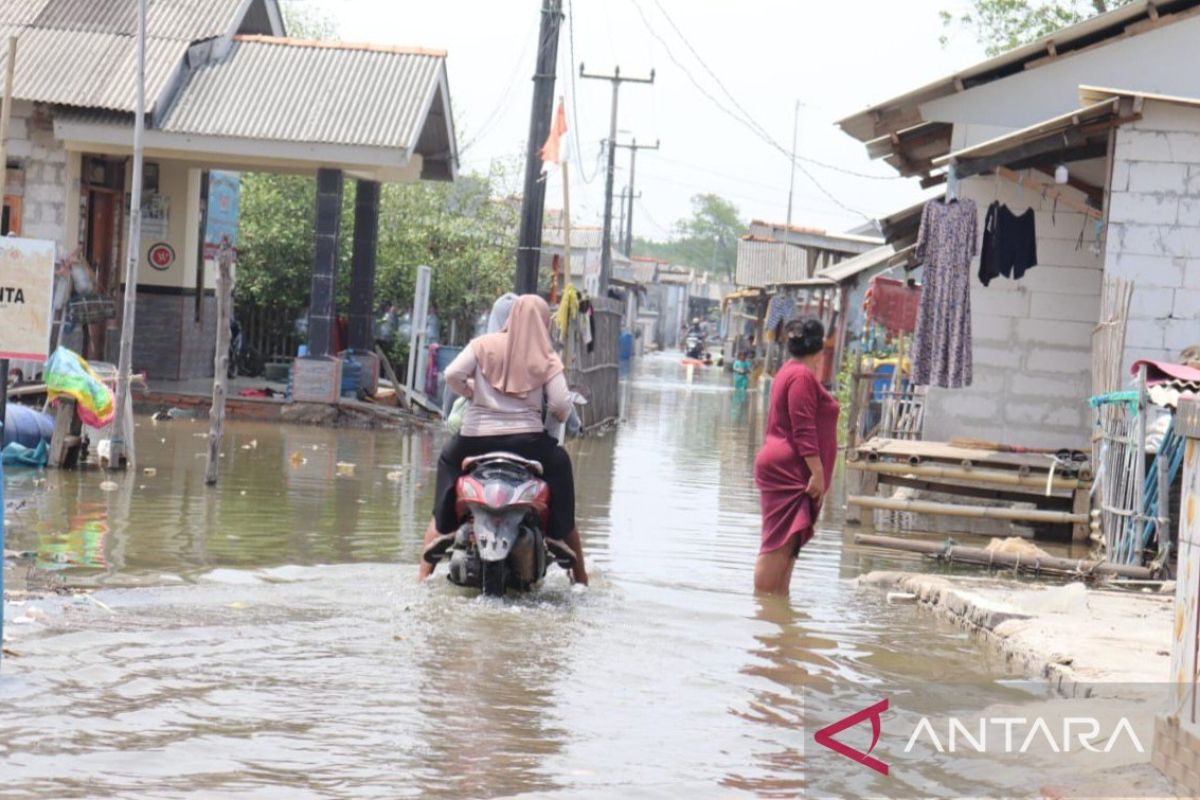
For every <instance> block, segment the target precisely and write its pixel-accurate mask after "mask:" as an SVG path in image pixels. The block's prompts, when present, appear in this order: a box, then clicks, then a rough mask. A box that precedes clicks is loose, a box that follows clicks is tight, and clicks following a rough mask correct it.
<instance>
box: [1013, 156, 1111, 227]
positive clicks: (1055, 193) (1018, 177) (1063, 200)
mask: <svg viewBox="0 0 1200 800" xmlns="http://www.w3.org/2000/svg"><path fill="white" fill-rule="evenodd" d="M996 175H997V176H998V177H1000V178H1003V179H1004V180H1006V181H1010V182H1012V183H1015V184H1017V185H1018V186H1023V187H1025V188H1026V189H1031V190H1033V191H1035V192H1038V193H1040V194H1041V195H1042V196H1043V197H1045V198H1047V199H1049V200H1057V201H1058V202H1059V204H1061V205H1064V206H1066V207H1067V208H1070V209H1072V210H1074V211H1078V212H1079V213H1080V214H1084V215H1086V216H1088V217H1091V218H1092V219H1094V220H1100V219H1103V217H1104V215H1103V214H1101V213H1100V211H1099V210H1098V209H1095V208H1092V207H1091V206H1089V205H1088V204H1087V203H1085V202H1084V201H1082V200H1080V199H1079V198H1077V197H1075V196H1074V195H1070V194H1067V193H1066V192H1064V191H1062V190H1061V189H1055V188H1053V187H1051V186H1050V185H1049V184H1045V183H1042V182H1040V181H1037V180H1034V179H1033V178H1032V177H1030V176H1029V175H1022V174H1021V173H1019V172H1015V171H1014V170H1011V169H1009V168H1008V167H996Z"/></svg>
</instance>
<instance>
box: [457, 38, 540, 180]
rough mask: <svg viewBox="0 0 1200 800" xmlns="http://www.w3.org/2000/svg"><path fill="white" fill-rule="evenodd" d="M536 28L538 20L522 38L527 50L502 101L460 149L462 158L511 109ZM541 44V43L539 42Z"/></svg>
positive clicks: (513, 73) (513, 70) (523, 52)
mask: <svg viewBox="0 0 1200 800" xmlns="http://www.w3.org/2000/svg"><path fill="white" fill-rule="evenodd" d="M536 28H537V20H534V23H533V24H532V25H530V26H529V30H528V31H526V33H525V36H523V37H521V38H522V40H523V41H524V42H525V48H524V49H523V50H521V55H519V56H517V62H516V64H514V65H513V69H512V73H511V74H510V75H509V77H508V81H507V85H506V86H505V87H504V92H503V93H502V94H501V95H500V99H499V100H498V101H497V102H496V106H495V107H494V108H493V109H492V110H491V112H490V113H489V114H488V115H487V116H486V117H484V120H483V122H482V123H480V125H479V130H478V131H476V133H475V135H474V136H472V137H471V141H469V142H467V143H466V144H464V145H463V146H462V147H460V148H459V149H458V153H459V155H460V156H461V155H462V154H463V153H465V152H467V150H468V149H470V148H471V147H472V146H473V145H475V144H476V143H477V142H478V141H479V140H480V139H482V138H483V137H484V136H486V135H487V133H488V131H489V130H490V129H491V127H492V123H493V122H495V121H496V120H497V119H498V115H499V113H500V111H501V109H504V108H508V107H509V104H508V98H509V95H511V94H512V91H513V89H514V88H515V87H516V85H517V75H518V74H519V73H520V71H521V65H522V64H524V63H525V56H527V55H529V47H530V45H531V44H532V43H533V32H534V30H535V29H536ZM539 44H541V43H540V42H539Z"/></svg>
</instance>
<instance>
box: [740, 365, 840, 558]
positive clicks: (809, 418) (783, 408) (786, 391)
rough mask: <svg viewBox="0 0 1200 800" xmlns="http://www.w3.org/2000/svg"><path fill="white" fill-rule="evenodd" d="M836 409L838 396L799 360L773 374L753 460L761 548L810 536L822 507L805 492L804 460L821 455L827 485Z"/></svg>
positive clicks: (796, 542) (762, 550)
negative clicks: (764, 422) (762, 434)
mask: <svg viewBox="0 0 1200 800" xmlns="http://www.w3.org/2000/svg"><path fill="white" fill-rule="evenodd" d="M840 413H841V406H839V405H838V401H837V400H835V399H834V398H833V395H831V394H830V393H829V392H827V391H826V390H825V387H824V386H822V385H821V382H820V381H818V380H817V376H816V375H814V374H813V372H812V370H810V369H809V368H808V367H806V366H804V365H803V364H801V363H799V362H797V361H788V362H787V363H786V364H784V365H783V367H782V368H780V370H779V372H778V373H777V374H776V375H775V380H774V382H773V383H772V385H771V410H770V414H769V415H768V416H767V430H766V441H765V442H764V443H763V447H762V450H760V451H758V457H757V458H756V459H755V460H754V482H755V484H757V486H758V489H759V492H760V493H761V495H762V519H763V522H762V546H761V547H760V548H759V552H760V553H769V552H771V551H773V550H778V549H779V548H781V547H785V546H788V545H791V546H792V547H793V548H795V549H796V550H797V551H798V550H799V549H800V548H801V547H802V546H804V544H805V543H807V542H808V540H809V539H811V538H812V535H813V526H814V525H815V524H816V521H817V517H818V516H820V513H821V506H820V503H814V502H813V500H812V498H810V497H809V496H808V495H807V494H805V493H804V490H805V488H806V487H807V486H808V480H809V478H810V477H812V474H811V473H810V472H809V469H808V464H807V463H805V461H804V459H805V458H806V457H809V456H820V458H821V465H822V466H823V467H824V468H825V486H826V487H829V486H831V485H832V482H833V468H834V465H835V464H836V463H837V451H838V442H837V428H838V415H839V414H840ZM795 537H799V538H798V539H797V538H795Z"/></svg>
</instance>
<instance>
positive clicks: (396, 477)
mask: <svg viewBox="0 0 1200 800" xmlns="http://www.w3.org/2000/svg"><path fill="white" fill-rule="evenodd" d="M403 476H404V473H402V472H401V471H400V470H395V471H393V472H389V473H388V474H387V479H388V480H389V481H391V482H393V483H399V482H400V478H402V477H403Z"/></svg>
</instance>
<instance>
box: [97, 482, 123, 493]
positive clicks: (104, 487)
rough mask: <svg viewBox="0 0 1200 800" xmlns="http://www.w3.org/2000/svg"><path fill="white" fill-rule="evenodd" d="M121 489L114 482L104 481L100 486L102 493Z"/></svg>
mask: <svg viewBox="0 0 1200 800" xmlns="http://www.w3.org/2000/svg"><path fill="white" fill-rule="evenodd" d="M119 488H121V487H119V486H117V484H116V482H114V481H103V482H101V484H100V491H102V492H115V491H116V490H117V489H119Z"/></svg>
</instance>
